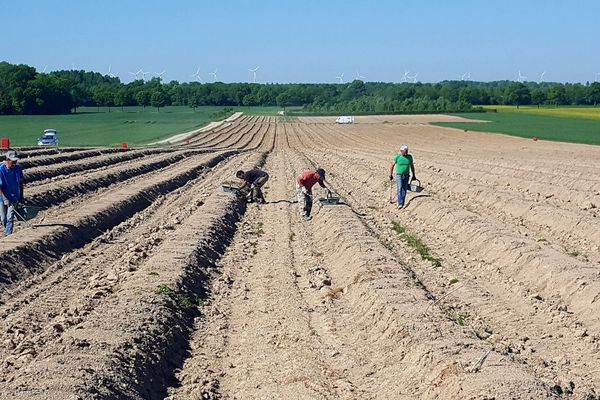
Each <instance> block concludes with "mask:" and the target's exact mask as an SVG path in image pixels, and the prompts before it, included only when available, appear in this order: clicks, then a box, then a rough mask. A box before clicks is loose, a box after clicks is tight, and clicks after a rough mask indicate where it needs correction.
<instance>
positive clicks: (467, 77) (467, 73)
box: [460, 72, 471, 81]
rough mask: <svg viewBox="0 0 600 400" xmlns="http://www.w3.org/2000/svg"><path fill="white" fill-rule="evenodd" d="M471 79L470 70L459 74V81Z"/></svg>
mask: <svg viewBox="0 0 600 400" xmlns="http://www.w3.org/2000/svg"><path fill="white" fill-rule="evenodd" d="M470 79H471V73H470V72H465V73H464V74H462V75H461V76H460V80H461V81H468V80H470Z"/></svg>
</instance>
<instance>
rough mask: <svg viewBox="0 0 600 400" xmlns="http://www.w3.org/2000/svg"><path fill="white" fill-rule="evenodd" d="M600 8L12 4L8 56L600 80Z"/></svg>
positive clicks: (102, 65) (2, 17)
mask: <svg viewBox="0 0 600 400" xmlns="http://www.w3.org/2000/svg"><path fill="white" fill-rule="evenodd" d="M599 16H600V2H599V1H587V0H586V1H577V0H572V1H569V2H567V1H557V0H548V1H537V0H536V1H533V0H531V1H527V0H522V1H513V0H510V1H483V0H481V1H475V0H455V1H451V0H447V1H442V0H429V1H428V0H422V1H416V0H415V1H413V0H398V1H377V0H371V1H366V0H365V1H363V0H356V1H352V0H347V1H338V0H330V1H328V0H320V1H317V0H302V1H295V2H287V1H284V0H280V1H272V0H262V1H261V0H254V1H242V0H229V1H225V0H224V1H216V0H215V1H201V0H199V1H191V0H172V1H166V0H164V1H157V0H138V1H131V0H120V1H114V0H106V1H92V0H54V1H41V0H29V1H18V0H0V26H1V27H2V30H1V32H2V36H1V38H0V60H1V61H8V62H10V63H24V64H28V65H32V66H35V67H36V68H38V69H39V70H41V69H43V68H44V67H45V66H46V65H47V70H48V71H51V70H57V69H71V66H72V65H74V66H75V68H76V69H85V70H93V71H98V72H103V73H106V72H107V71H108V66H109V65H111V68H112V72H113V73H114V74H116V75H117V76H119V77H120V78H121V79H122V80H123V81H125V82H128V81H130V80H131V79H132V76H131V75H130V74H129V73H128V72H129V71H134V72H135V71H138V70H139V69H140V68H141V69H143V70H144V71H148V72H160V71H163V70H166V72H165V74H164V80H166V81H170V80H178V81H180V82H182V81H189V80H193V79H194V78H192V77H190V75H191V74H193V73H194V72H195V71H196V69H197V68H198V67H200V76H201V77H202V78H203V79H204V80H208V81H212V79H213V78H212V76H210V75H208V73H209V72H212V71H214V70H215V68H218V71H217V77H218V80H220V81H223V82H241V81H246V82H247V81H251V80H252V73H251V72H249V71H248V69H249V68H254V67H256V66H260V69H259V70H258V71H257V82H261V83H265V82H281V83H289V82H310V83H315V82H336V81H337V80H336V78H335V77H336V76H340V75H341V74H342V73H343V74H344V80H345V81H348V80H352V79H353V78H354V77H355V76H356V74H357V71H358V73H360V75H362V76H364V77H365V78H366V79H365V80H367V81H385V82H398V81H401V80H402V78H403V76H404V73H405V72H406V71H409V74H410V75H413V74H415V73H417V72H418V78H417V79H418V80H420V81H422V82H437V81H440V80H445V79H459V78H460V76H461V75H463V74H465V73H470V74H471V79H472V80H479V81H491V80H500V79H516V78H517V75H518V72H519V71H521V74H522V75H523V76H526V77H527V79H528V80H535V81H537V80H539V78H540V75H541V74H542V72H544V71H546V74H545V75H544V80H546V81H558V82H586V81H593V80H594V79H595V78H596V77H598V80H600V74H599V75H596V74H597V73H600V51H599V50H600V46H599V44H600V35H599V32H600V29H598V21H600V17H599Z"/></svg>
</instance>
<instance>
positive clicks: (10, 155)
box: [5, 150, 19, 161]
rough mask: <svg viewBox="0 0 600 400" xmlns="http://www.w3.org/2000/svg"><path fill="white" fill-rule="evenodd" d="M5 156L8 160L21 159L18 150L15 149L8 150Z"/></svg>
mask: <svg viewBox="0 0 600 400" xmlns="http://www.w3.org/2000/svg"><path fill="white" fill-rule="evenodd" d="M5 157H6V159H7V160H10V161H17V160H19V157H18V156H17V152H16V151H14V150H8V151H7V152H6V154H5Z"/></svg>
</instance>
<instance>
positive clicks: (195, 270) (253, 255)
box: [0, 115, 600, 399]
mask: <svg viewBox="0 0 600 400" xmlns="http://www.w3.org/2000/svg"><path fill="white" fill-rule="evenodd" d="M454 119H455V117H447V116H437V115H433V116H377V117H361V118H357V119H356V122H357V123H356V124H354V125H343V126H342V125H335V123H334V122H333V121H330V119H328V118H302V119H299V120H292V119H289V118H285V119H283V118H282V119H278V118H274V117H249V116H242V117H240V118H238V119H236V120H235V121H234V122H232V123H231V124H222V125H220V126H218V127H215V128H214V129H211V130H207V131H206V132H202V133H201V134H199V135H197V136H195V137H194V138H193V139H192V140H190V141H189V143H188V147H187V148H185V147H178V148H165V149H156V150H152V151H141V150H132V151H131V152H125V153H102V152H98V151H97V150H79V151H73V152H69V153H65V154H56V155H53V154H51V153H50V154H48V155H44V154H39V153H38V154H36V150H31V151H26V153H29V154H28V155H29V157H27V158H24V160H29V161H30V162H31V164H30V165H29V168H28V169H29V173H30V174H31V175H30V176H31V177H32V182H31V186H30V187H29V192H30V194H31V196H33V197H36V198H37V199H38V200H39V201H40V202H42V203H44V204H46V205H47V206H49V207H50V208H49V209H48V210H47V211H45V212H43V213H42V214H41V215H40V216H39V217H38V218H37V219H35V220H32V221H29V222H27V223H19V224H18V226H17V230H16V233H15V234H14V235H13V236H11V237H9V238H6V239H3V240H2V241H0V254H1V255H2V258H0V259H1V260H2V262H1V263H0V364H1V365H2V368H1V369H0V393H2V396H1V397H2V398H10V399H164V398H169V399H199V398H203V399H218V398H223V399H268V398H273V399H280V398H286V399H287V398H290V399H292V398H294V399H295V398H297V399H339V398H341V399H415V398H419V399H492V398H495V399H543V398H572V399H597V398H599V397H598V394H597V393H598V392H599V391H600V384H599V382H600V369H598V365H600V362H599V361H600V360H599V355H598V354H599V350H600V342H599V338H600V322H599V320H598V318H597V315H598V314H599V312H600V308H599V307H600V306H599V305H598V304H599V303H598V301H597V300H598V299H599V298H600V229H598V207H599V206H600V157H598V155H599V154H600V150H598V148H597V147H593V146H584V145H573V144H559V143H548V142H539V141H538V142H532V141H529V140H525V139H519V138H514V137H508V136H503V135H493V134H482V133H470V132H463V131H459V130H452V129H446V128H438V127H432V126H430V125H427V123H428V122H432V121H444V120H454ZM401 144H408V145H409V146H410V150H411V153H412V154H413V156H414V158H415V162H416V168H417V176H418V177H419V179H420V180H421V183H422V185H423V186H424V187H425V190H424V191H423V192H421V193H418V194H416V193H411V194H409V199H408V206H407V207H406V208H405V209H403V210H397V208H396V207H395V206H394V204H391V203H390V189H391V188H390V185H389V181H388V180H387V176H388V174H389V164H390V161H391V158H392V157H393V155H394V153H395V152H396V151H397V149H398V148H399V146H400V145H401ZM44 157H55V158H54V160H55V161H54V163H53V164H47V163H44V162H42V164H36V160H38V159H39V160H42V159H43V158H44ZM61 166H62V167H63V168H61ZM254 166H259V167H261V168H264V169H265V170H267V171H268V172H269V174H270V176H271V179H270V180H269V182H268V183H267V186H266V189H265V192H266V197H267V200H268V204H266V205H263V206H257V205H255V204H248V205H246V203H245V202H244V201H242V200H243V199H241V198H239V197H237V196H235V195H234V194H231V193H224V192H223V191H222V190H221V184H222V183H223V182H225V181H233V180H234V179H233V174H234V173H235V171H236V170H238V169H248V168H251V167H254ZM315 166H323V167H324V168H325V169H326V170H327V172H328V178H327V180H328V183H329V185H330V186H331V187H332V189H333V190H334V192H336V193H337V194H339V195H340V196H341V197H342V199H343V200H344V204H342V205H338V206H320V205H315V208H314V212H313V219H312V220H311V221H304V220H302V219H301V218H300V216H299V213H298V205H297V203H295V196H294V179H295V177H296V176H297V174H299V172H300V171H302V170H304V169H307V168H313V167H315ZM106 177H108V178H106ZM392 189H393V188H392ZM315 195H316V197H319V196H321V195H323V191H320V189H315ZM393 222H396V223H399V224H401V225H402V226H403V227H405V229H406V231H407V232H409V233H410V234H411V235H413V236H415V237H418V238H419V239H420V240H421V241H422V242H423V243H424V244H425V245H427V246H428V248H429V251H430V253H431V255H432V256H433V257H435V258H436V259H438V260H439V262H440V263H441V266H439V267H435V266H434V265H432V263H431V262H430V261H428V260H425V259H422V258H421V256H420V255H419V254H418V253H417V252H416V251H415V249H414V248H413V247H411V246H409V245H408V244H407V243H406V242H405V241H403V240H401V239H400V237H399V236H398V235H397V233H396V232H395V231H394V230H393V229H392V223H393Z"/></svg>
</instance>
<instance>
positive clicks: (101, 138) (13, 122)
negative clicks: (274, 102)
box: [0, 106, 279, 147]
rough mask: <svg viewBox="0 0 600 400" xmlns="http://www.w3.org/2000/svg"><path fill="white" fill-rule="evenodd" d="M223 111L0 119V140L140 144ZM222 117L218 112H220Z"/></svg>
mask: <svg viewBox="0 0 600 400" xmlns="http://www.w3.org/2000/svg"><path fill="white" fill-rule="evenodd" d="M278 110H279V108H278V107H234V111H243V112H244V113H246V114H252V115H276V114H277V111H278ZM221 111H223V107H197V108H196V109H192V108H190V107H176V106H172V107H164V108H161V109H160V111H157V110H156V109H155V108H151V107H146V110H145V111H144V110H143V109H142V107H125V108H124V109H123V110H121V108H115V107H113V108H111V111H110V112H108V109H106V108H102V107H100V109H99V110H98V109H97V108H96V107H80V108H79V109H78V113H77V114H71V115H4V116H0V137H8V138H10V141H11V146H15V147H17V146H35V145H36V143H37V138H38V137H39V136H41V134H42V132H43V130H44V129H47V128H54V129H56V130H57V131H58V137H59V142H60V145H61V146H116V145H119V144H121V143H123V142H127V143H128V144H129V145H140V144H145V143H150V142H154V141H157V140H160V139H163V138H165V137H169V136H171V135H173V134H177V133H181V132H186V131H189V130H192V129H195V128H200V127H202V126H204V125H206V124H207V123H209V122H211V121H212V120H214V119H218V118H219V116H218V115H217V114H218V113H219V112H221ZM221 117H222V113H221Z"/></svg>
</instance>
